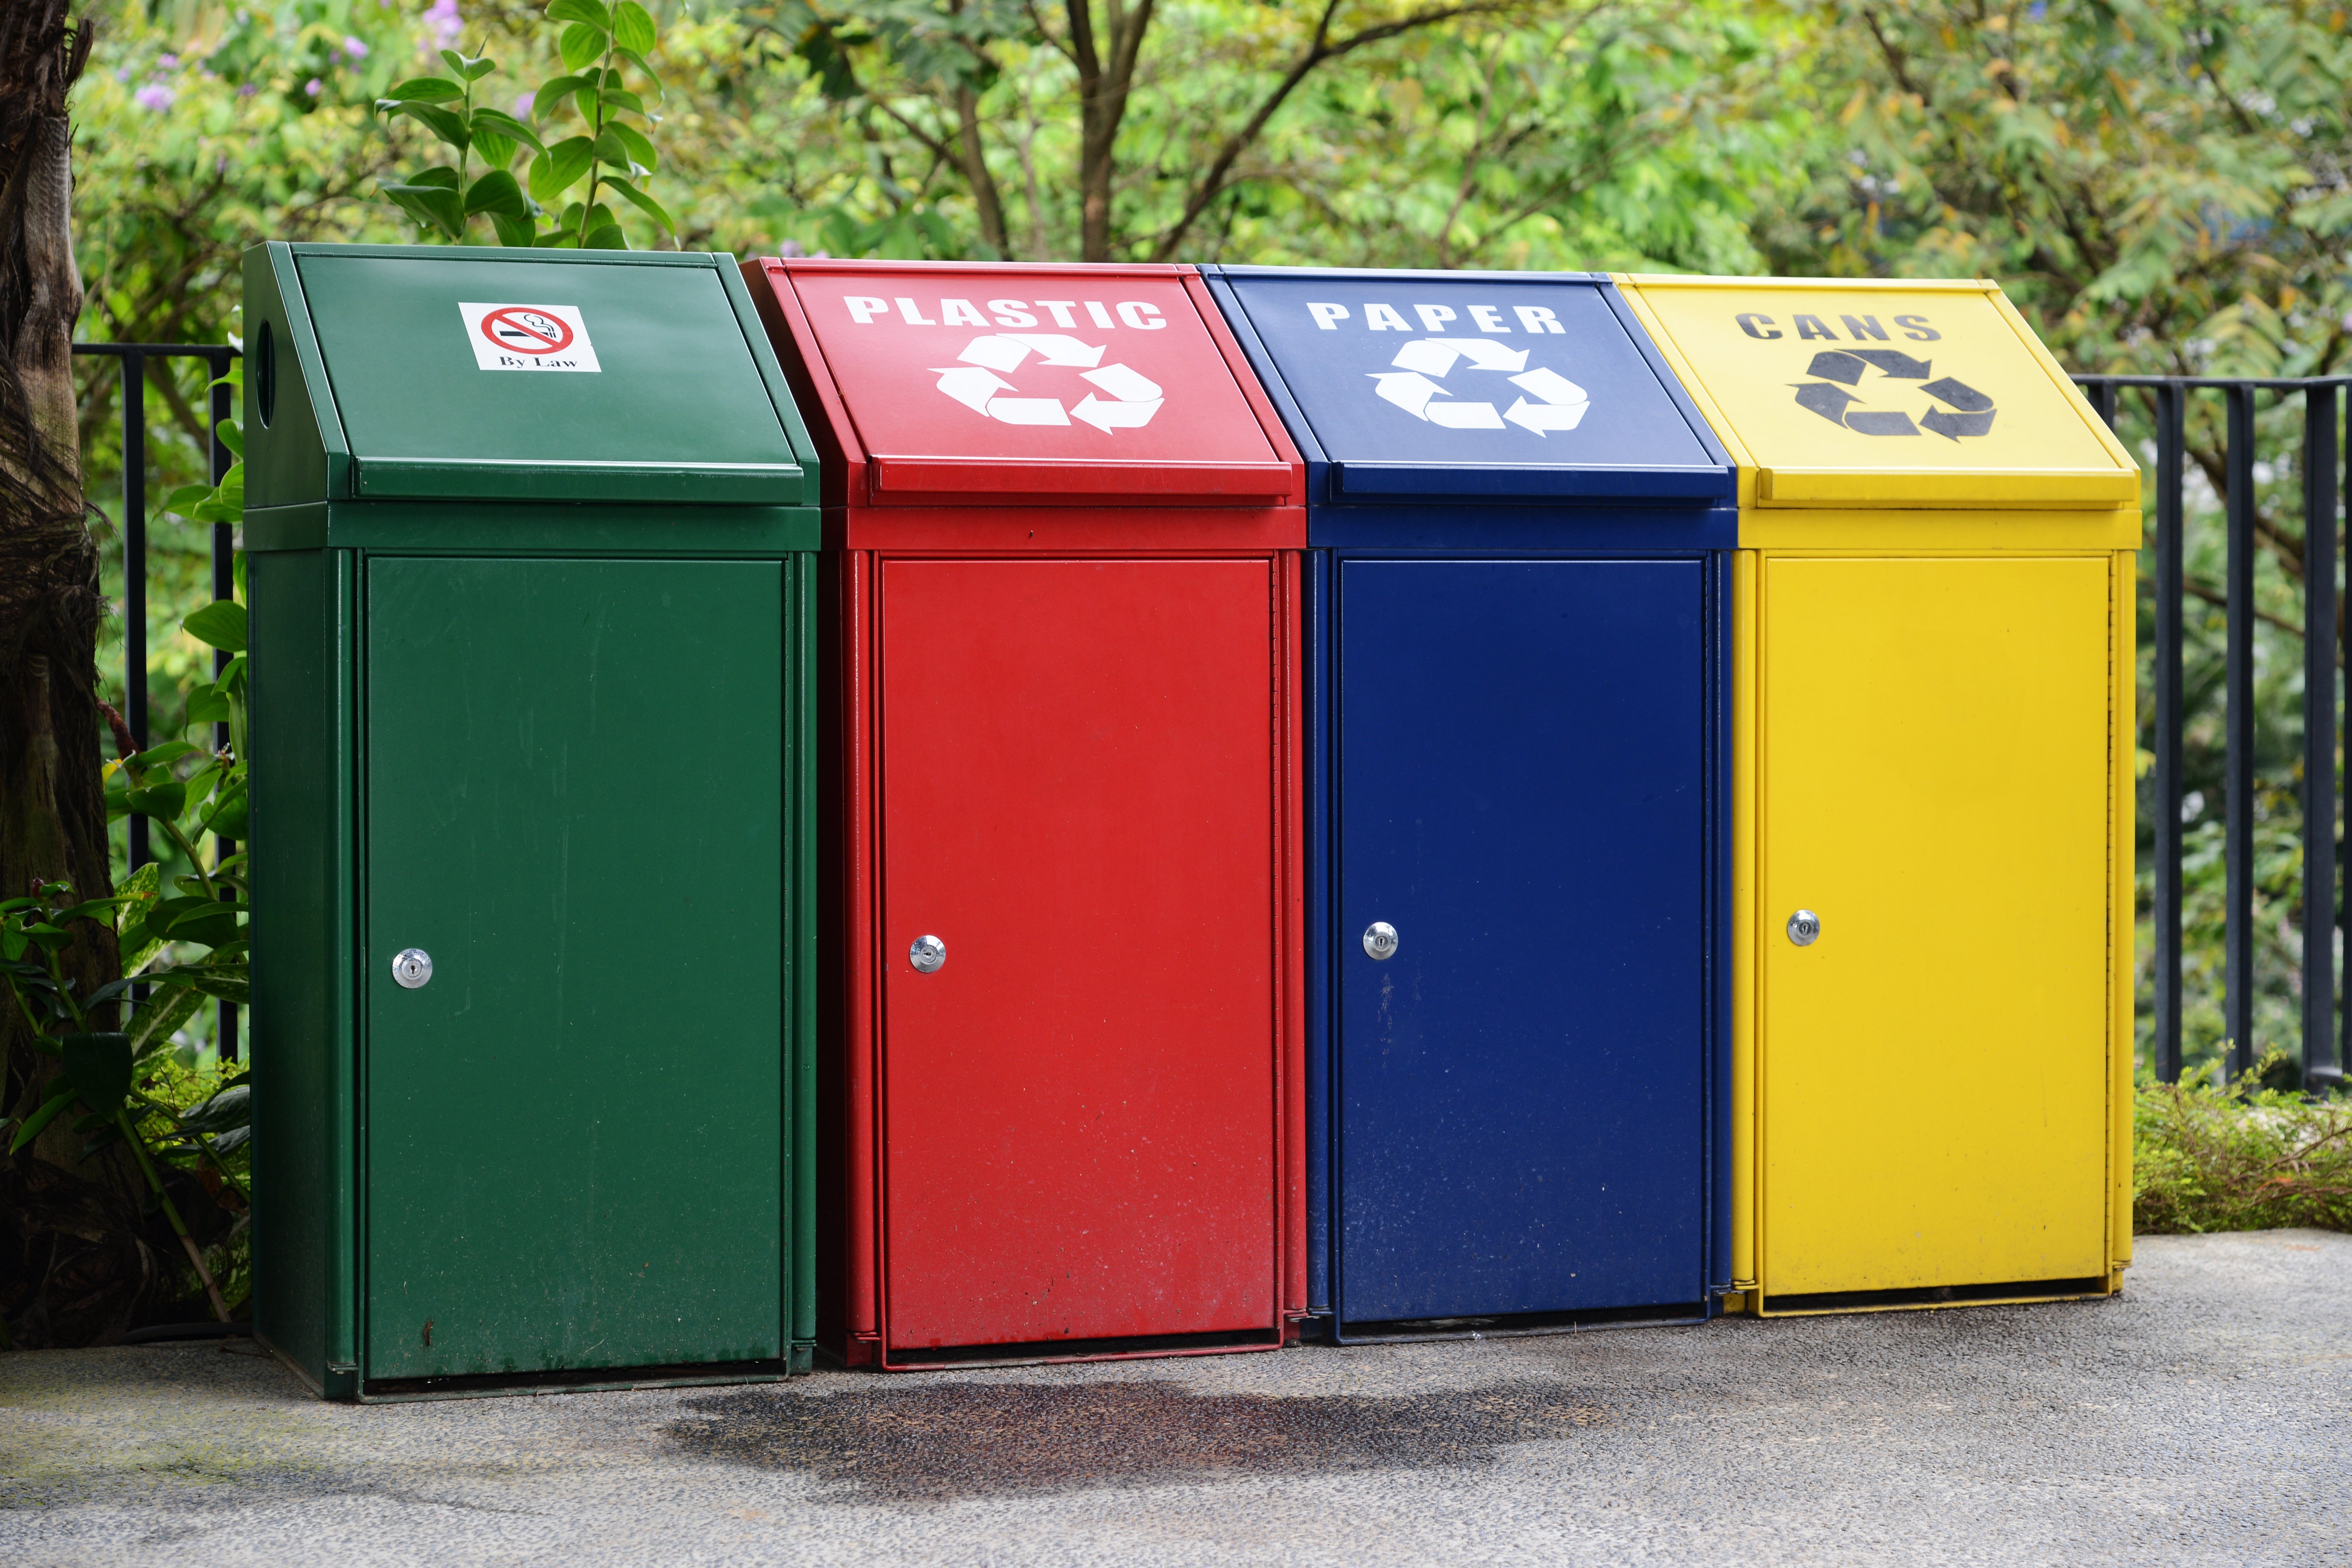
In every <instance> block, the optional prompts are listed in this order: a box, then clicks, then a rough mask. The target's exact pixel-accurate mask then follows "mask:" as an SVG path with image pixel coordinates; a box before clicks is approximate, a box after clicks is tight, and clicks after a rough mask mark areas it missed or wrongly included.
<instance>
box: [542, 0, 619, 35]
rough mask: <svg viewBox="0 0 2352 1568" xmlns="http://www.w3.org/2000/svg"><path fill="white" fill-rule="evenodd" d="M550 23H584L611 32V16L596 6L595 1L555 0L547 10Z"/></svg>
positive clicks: (601, 7)
mask: <svg viewBox="0 0 2352 1568" xmlns="http://www.w3.org/2000/svg"><path fill="white" fill-rule="evenodd" d="M547 19H548V20H549V21H551V22H584V23H586V24H587V25H588V26H592V27H601V28H602V29H604V31H605V32H607V33H609V32H611V31H612V30H613V14H612V13H611V12H610V11H607V10H605V9H604V6H602V5H598V4H597V0H555V3H554V4H553V5H550V6H549V7H548V8H547Z"/></svg>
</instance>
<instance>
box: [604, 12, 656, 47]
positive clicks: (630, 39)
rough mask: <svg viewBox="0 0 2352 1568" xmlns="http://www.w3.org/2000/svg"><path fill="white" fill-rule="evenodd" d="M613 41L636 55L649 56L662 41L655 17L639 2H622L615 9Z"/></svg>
mask: <svg viewBox="0 0 2352 1568" xmlns="http://www.w3.org/2000/svg"><path fill="white" fill-rule="evenodd" d="M613 41H614V43H616V44H618V45H619V46H620V47H623V48H625V49H627V50H629V51H630V52H632V53H634V54H640V55H649V54H652V53H653V52H654V46H655V45H656V44H657V43H659V42H660V41H661V35H660V34H659V33H657V32H656V31H655V30H654V19H653V16H651V15H650V14H649V13H648V12H647V11H646V8H645V7H644V6H643V5H638V4H637V0H621V3H620V4H619V5H615V6H614V7H613Z"/></svg>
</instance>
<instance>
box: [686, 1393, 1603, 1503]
mask: <svg viewBox="0 0 2352 1568" xmlns="http://www.w3.org/2000/svg"><path fill="white" fill-rule="evenodd" d="M686 1408H687V1414H686V1415H684V1416H683V1417H682V1418H680V1419H679V1420H677V1422H675V1423H673V1424H672V1425H671V1426H670V1429H669V1430H670V1435H671V1436H672V1437H673V1438H674V1439H675V1440H676V1441H677V1443H678V1444H679V1445H680V1446H681V1447H683V1448H684V1449H685V1450H686V1451H687V1452H688V1453H694V1454H699V1455H702V1456H704V1457H707V1458H714V1459H726V1460H732V1461H735V1462H737V1463H740V1464H748V1465H757V1466H761V1467H763V1468H778V1469H796V1470H806V1471H808V1472H810V1473H812V1474H813V1475H814V1476H815V1477H816V1478H817V1479H820V1480H823V1481H827V1482H831V1483H833V1484H834V1485H835V1486H836V1487H837V1488H838V1489H839V1490H838V1492H837V1494H836V1500H840V1501H857V1502H945V1501H949V1500H954V1499H957V1498H973V1497H998V1496H1004V1495H1008V1494H1038V1493H1045V1492H1059V1491H1076V1490H1082V1489H1087V1488H1092V1487H1107V1486H1139V1485H1150V1484H1153V1483H1165V1482H1171V1481H1187V1480H1210V1479H1219V1478H1224V1477H1233V1478H1245V1477H1258V1476H1288V1477H1299V1476H1309V1475H1320V1474H1338V1473H1347V1472H1360V1471H1365V1470H1394V1469H1427V1468H1437V1467H1449V1468H1452V1467H1464V1466H1477V1465H1485V1464H1488V1463H1491V1462H1492V1461H1493V1460H1494V1458H1495V1456H1496V1450H1498V1449H1499V1448H1501V1447H1503V1446H1504V1445H1506V1444H1511V1443H1529V1442H1541V1441H1543V1440H1545V1439H1548V1438H1558V1437H1562V1436H1567V1435H1568V1434H1569V1433H1570V1432H1572V1431H1573V1430H1575V1429H1576V1428H1578V1427H1580V1426H1593V1425H1596V1424H1597V1423H1599V1422H1600V1421H1601V1419H1602V1415H1603V1413H1602V1411H1601V1407H1600V1406H1599V1405H1596V1404H1594V1403H1593V1401H1592V1398H1591V1395H1589V1394H1582V1393H1580V1392H1579V1391H1577V1390H1574V1389H1570V1388H1563V1387H1560V1386H1559V1385H1557V1384H1534V1383H1516V1384H1490V1385H1488V1386H1486V1387H1485V1388H1479V1389H1473V1390H1469V1391H1467V1392H1454V1393H1433V1394H1423V1395H1407V1396H1403V1397H1399V1398H1392V1399H1379V1398H1364V1397H1359V1396H1353V1395H1325V1396H1302V1397H1296V1398H1273V1397H1269V1396H1267V1395H1265V1394H1193V1393H1191V1392H1190V1391H1188V1390H1187V1389H1185V1388H1184V1387H1183V1386H1182V1385H1181V1384H1175V1383H1170V1382H1165V1381H1146V1382H1138V1383H1099V1384H1041V1383H1014V1384H940V1385H933V1386H928V1387H912V1388H909V1387H904V1386H900V1387H880V1386H877V1387H876V1388H873V1389H861V1390H858V1391H856V1392H853V1393H847V1394H830V1395H824V1396H814V1395H807V1394H794V1393H788V1392H780V1391H777V1390H773V1389H767V1390H757V1391H751V1392H746V1393H742V1394H720V1395H717V1396H713V1397H708V1398H698V1399H691V1400H688V1402H687V1407H686Z"/></svg>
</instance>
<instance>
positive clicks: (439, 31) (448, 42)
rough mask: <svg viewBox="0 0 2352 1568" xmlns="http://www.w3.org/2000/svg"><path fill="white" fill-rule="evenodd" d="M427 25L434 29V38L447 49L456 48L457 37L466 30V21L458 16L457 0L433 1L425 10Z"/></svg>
mask: <svg viewBox="0 0 2352 1568" xmlns="http://www.w3.org/2000/svg"><path fill="white" fill-rule="evenodd" d="M425 26H428V27H430V28H432V29H433V36H434V37H436V38H437V39H439V40H440V43H441V47H443V48H445V49H446V48H451V47H455V46H456V44H457V35H458V34H460V33H462V32H464V31H465V30H466V24H465V22H464V20H463V19H462V18H460V17H459V16H458V15H457V0H433V4H432V5H430V6H429V7H427V8H426V10H425Z"/></svg>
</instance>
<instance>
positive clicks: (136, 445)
mask: <svg viewBox="0 0 2352 1568" xmlns="http://www.w3.org/2000/svg"><path fill="white" fill-rule="evenodd" d="M237 352H238V351H237V350H236V349H235V348H233V347H230V346H227V345H225V344H211V343H76V344H75V345H74V353H77V354H96V355H107V356H110V357H112V358H114V359H115V360H117V361H118V362H119V363H120V364H121V375H122V550H123V563H122V564H123V616H122V619H123V691H124V698H125V701H124V707H125V710H126V717H127V718H128V719H129V721H130V724H131V735H132V737H133V739H134V740H136V741H137V742H138V743H139V744H140V745H141V746H142V747H144V746H146V745H147V743H148V734H147V728H148V723H147V580H146V573H147V485H146V466H147V420H146V395H145V394H146V385H147V365H148V362H149V361H151V360H155V359H172V358H193V359H201V360H204V361H205V362H206V363H207V364H208V365H209V367H210V368H211V370H212V373H213V374H212V378H211V379H212V380H213V381H214V382H215V385H213V386H212V387H211V389H210V404H209V420H208V423H207V426H206V428H207V430H208V431H209V432H210V445H211V453H210V456H211V464H212V470H211V471H212V477H213V479H214V480H215V482H217V481H218V480H219V479H220V478H221V476H222V475H224V474H226V472H227V471H228V468H229V465H230V463H231V462H232V461H233V460H234V454H232V453H231V452H230V451H229V449H228V448H227V447H225V446H223V445H222V443H221V439H220V425H221V422H222V421H223V420H225V419H226V418H228V417H229V416H230V414H231V412H232V410H231V409H230V406H229V388H227V387H226V386H223V385H219V384H217V383H218V382H219V380H220V378H221V377H223V376H225V375H226V374H227V373H228V368H229V364H230V363H231V362H232V361H233V360H235V359H236V357H237ZM2075 380H2076V381H2077V382H2078V383H2079V384H2081V385H2082V387H2083V389H2084V392H2085V393H2086V394H2087V395H2088V396H2089V397H2090V399H2091V403H2092V405H2093V406H2094V407H2095V408H2096V409H2097V410H2098V411H2099V414H2100V415H2101V416H2102V417H2104V418H2105V420H2106V421H2107V423H2108V425H2109V426H2110V427H2116V426H2117V420H2118V415H2119V412H2120V407H2121V405H2120V403H2119V400H2120V399H2123V398H2126V397H2133V398H2137V399H2138V400H2140V402H2141V405H2142V411H2144V412H2145V413H2146V414H2147V416H2148V422H2149V425H2150V426H2151V428H2152V431H2153V436H2152V443H2151V444H2152V447H2153V450H2152V452H2150V451H2145V450H2144V451H2143V454H2142V455H2143V457H2144V458H2152V459H2153V460H2152V462H2149V463H2148V464H2147V468H2148V471H2149V473H2148V483H2149V485H2150V486H2151V488H2152V489H2153V490H2154V493H2155V503H2156V504H2155V516H2154V518H2153V524H2152V527H2151V530H2150V532H2149V537H2148V548H2149V550H2150V551H2151V552H2152V554H2153V557H2154V560H2153V573H2152V575H2153V582H2152V583H2151V584H2149V585H2148V586H2149V588H2150V590H2151V591H2152V595H2153V599H2154V605H2153V620H2154V630H2155V637H2154V649H2153V653H2154V658H2153V665H2154V673H2153V678H2152V684H2153V686H2154V696H2155V712H2154V714H2153V716H2152V722H2151V723H2150V725H2149V731H2150V734H2149V749H2150V750H2151V751H2153V752H2154V753H2155V763H2154V767H2153V769H2152V770H2151V771H2152V773H2153V775H2154V776H2153V778H2152V780H2151V781H2150V782H2151V784H2152V786H2153V787H2152V789H2151V791H2150V796H2151V798H2150V802H2149V804H2150V808H2151V809H2150V810H2149V812H2148V816H2149V818H2150V823H2149V826H2150V838H2151V840H2152V842H2151V847H2150V853H2151V855H2152V858H2153V871H2154V884H2155V885H2154V889H2153V892H2152V897H2151V900H2150V901H2151V904H2152V910H2151V913H2152V917H2153V923H2154V927H2155V942H2154V952H2153V953H2152V955H2151V956H2152V959H2153V970H2154V977H2153V978H2154V987H2153V988H2154V997H2153V1004H2152V1013H2153V1018H2152V1020H2151V1021H2152V1025H2153V1029H2152V1034H2153V1049H2154V1058H2155V1060H2154V1064H2153V1065H2154V1067H2155V1068H2156V1072H2157V1075H2158V1077H2159V1078H2162V1079H2166V1080H2168V1081H2170V1080H2174V1079H2178V1078H2179V1076H2180V1071H2181V1065H2182V1064H2181V1055H2182V1053H2181V1044H2182V1016H2181V973H2182V963H2181V938H2182V918H2183V908H2182V847H2183V832H2182V828H2183V821H2182V804H2183V798H2184V794H2183V792H2184V784H2183V773H2182V743H2183V735H2184V721H2185V718H2186V715H2185V712H2184V707H2183V704H2184V689H2183V684H2182V633H2183V623H2182V604H2183V599H2184V597H2185V595H2186V593H2187V591H2188V588H2189V583H2188V578H2187V573H2186V564H2187V540H2188V531H2189V526H2190V516H2189V508H2188V506H2187V505H2186V500H2187V496H2188V478H2189V466H2190V465H2189V441H2188V431H2189V410H2190V399H2191V398H2192V397H2196V396H2199V395H2209V394H2211V395H2219V396H2220V398H2221V403H2222V426H2223V430H2224V443H2223V446H2222V448H2221V458H2220V468H2221V472H2220V474H2219V476H2218V479H2217V482H2216V484H2215V487H2214V488H2215V489H2218V491H2219V492H2220V495H2221V500H2222V519H2221V521H2222V528H2223V531H2224V535H2225V540H2226V549H2225V559H2226V562H2227V569H2226V573H2225V576H2226V590H2225V592H2224V593H2223V595H2221V597H2222V598H2223V599H2224V600H2225V605H2224V609H2225V613H2226V630H2225V634H2224V636H2225V658H2224V662H2225V675H2224V679H2223V693H2222V709H2223V734H2224V752H2225V756H2224V763H2223V774H2224V777H2223V781H2222V790H2221V794H2222V805H2223V813H2224V817H2223V830H2222V837H2223V858H2224V866H2225V879H2226V887H2225V890H2224V895H2223V908H2224V913H2223V984H2222V992H2223V995H2222V1016H2223V1026H2222V1033H2223V1036H2224V1037H2225V1038H2226V1039H2227V1041H2228V1042H2229V1057H2228V1063H2227V1070H2228V1071H2229V1072H2230V1073H2231V1075H2232V1076H2235V1075H2237V1074H2240V1073H2243V1072H2245V1071H2247V1070H2249V1069H2250V1068H2252V1066H2253V1064H2254V1061H2255V1059H2256V1043H2257V1042H2256V1040H2255V1021H2254V994H2255V979H2254V959H2255V949H2254V935H2255V932H2254V795H2255V785H2254V761H2255V758H2254V738H2255V730H2254V719H2255V708H2254V627H2255V624H2256V621H2257V620H2258V618H2260V617H2259V616H2258V612H2257V607H2256V605H2255V602H2254V563H2255V558H2256V552H2257V538H2256V519H2257V508H2256V496H2255V491H2256V465H2257V463H2258V461H2259V455H2258V450H2257V440H2256V426H2255V416H2256V413H2257V409H2258V400H2260V399H2262V398H2263V397H2265V396H2272V397H2278V398H2295V397H2300V398H2301V399H2302V410H2303V437H2302V446H2301V448H2300V452H2299V457H2298V468H2299V470H2300V472H2301V474H2302V476H2303V486H2302V510H2303V536H2302V541H2301V546H2302V577H2303V584H2304V590H2303V623H2302V627H2301V631H2302V634H2303V654H2304V695H2303V802H2302V805H2303V828H2302V868H2301V870H2302V928H2303V931H2304V933H2305V935H2304V942H2303V954H2302V975H2301V989H2302V1040H2301V1061H2302V1068H2303V1074H2304V1079H2305V1083H2306V1085H2307V1086H2309V1087H2312V1088H2323V1087H2328V1086H2332V1085H2334V1084H2336V1083H2339V1082H2341V1081H2342V1078H2343V1065H2344V1064H2345V1063H2346V1062H2347V1060H2352V1008H2347V1009H2346V1010H2345V1014H2344V1016H2343V1018H2342V1020H2341V1022H2340V1023H2339V1021H2338V1019H2337V1017H2336V935H2335V933H2336V931H2338V930H2339V929H2340V928H2341V927H2342V925H2343V914H2342V911H2341V910H2339V909H2338V906H2337V893H2338V888H2339V885H2340V884H2341V883H2342V882H2343V881H2344V880H2345V879H2344V878H2343V877H2342V876H2341V875H2340V874H2339V868H2338V857H2339V854H2340V850H2339V848H2338V846H2337V841H2336V811H2337V801H2336V736H2337V734H2338V729H2337V723H2336V663H2337V658H2338V653H2337V648H2338V642H2339V637H2338V632H2337V627H2336V617H2337V588H2336V573H2337V569H2338V566H2337V563H2338V552H2337V528H2338V526H2339V516H2338V513H2339V510H2340V502H2341V498H2342V494H2343V490H2344V489H2345V483H2344V481H2345V480H2346V479H2347V478H2352V476H2347V475H2346V474H2345V473H2343V471H2342V469H2341V465H2343V464H2344V463H2345V462H2347V459H2352V444H2347V443H2339V441H2338V439H2337V421H2338V419H2339V418H2340V410H2339V404H2340V403H2341V401H2342V399H2341V396H2340V393H2341V389H2342V388H2344V387H2346V386H2347V385H2352V376H2327V377H2315V378H2305V379H2294V380H2257V379H2231V378H2226V377H2190V376H2137V375H2085V376H2077V377H2076V378H2075ZM235 567H236V535H235V530H234V529H232V528H231V527H230V526H229V525H228V524H226V523H215V525H214V526H213V531H212V579H213V593H214V595H215V597H216V598H222V599H226V598H231V597H234V596H235V592H236V577H235ZM226 662H227V656H226V655H216V656H215V665H214V668H215V672H217V671H218V669H219V668H222V667H223V666H225V665H226ZM215 743H216V744H218V745H223V746H226V744H227V743H228V733H227V727H226V725H223V726H219V727H218V728H217V730H216V733H215ZM130 834H131V837H130V854H131V866H132V867H133V868H136V867H139V866H141V865H143V864H145V863H146V862H147V861H148V860H150V859H152V858H153V856H152V853H151V851H150V847H149V842H148V836H147V824H146V821H145V819H144V818H142V817H138V816H133V817H131V819H130ZM235 848H236V846H234V845H232V844H228V843H223V844H222V845H221V846H220V853H221V854H222V855H223V856H226V855H228V854H231V853H233V852H234V850H235ZM2339 1030H2340V1031H2341V1032H2340V1033H2339ZM218 1038H219V1043H220V1054H221V1056H222V1058H224V1059H230V1058H235V1057H236V1054H237V1016H236V1007H235V1005H232V1004H229V1003H226V1002H224V1003H222V1004H221V1008H220V1033H219V1037H218Z"/></svg>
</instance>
